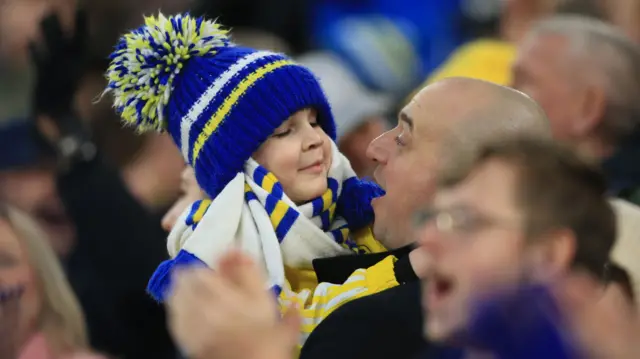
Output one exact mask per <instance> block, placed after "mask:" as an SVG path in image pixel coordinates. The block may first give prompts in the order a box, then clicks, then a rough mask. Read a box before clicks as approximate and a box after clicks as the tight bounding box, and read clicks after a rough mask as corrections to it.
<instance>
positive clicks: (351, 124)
mask: <svg viewBox="0 0 640 359" xmlns="http://www.w3.org/2000/svg"><path fill="white" fill-rule="evenodd" d="M296 61H297V62H298V63H300V64H302V65H304V66H306V67H308V68H309V69H311V71H312V72H313V73H314V74H315V75H316V76H317V77H318V78H319V79H320V85H321V86H322V88H323V90H324V92H325V93H326V95H327V98H328V100H329V104H331V109H332V110H333V116H334V118H335V120H336V125H337V127H338V144H339V147H340V150H341V152H342V153H343V154H344V155H345V156H346V157H347V158H348V159H349V161H350V162H351V166H352V167H353V169H354V171H355V172H356V174H357V175H358V176H359V177H365V176H371V175H373V169H374V167H375V162H373V161H371V160H370V159H368V158H367V157H366V151H367V147H368V146H369V143H371V141H373V139H375V138H376V137H378V136H380V135H381V134H382V133H384V132H385V131H386V130H387V128H388V121H387V119H386V115H387V113H388V112H389V111H390V110H391V105H392V101H391V98H389V97H388V96H385V95H383V94H378V93H373V92H371V91H369V90H368V89H367V88H366V87H364V86H363V85H362V84H361V83H360V82H359V80H358V78H357V77H356V76H355V75H354V74H352V73H351V72H350V70H349V67H348V66H347V65H345V64H344V62H343V61H342V60H341V59H340V58H338V57H337V56H335V55H332V54H330V53H326V52H313V53H309V54H306V55H303V56H300V57H298V58H297V59H296Z"/></svg>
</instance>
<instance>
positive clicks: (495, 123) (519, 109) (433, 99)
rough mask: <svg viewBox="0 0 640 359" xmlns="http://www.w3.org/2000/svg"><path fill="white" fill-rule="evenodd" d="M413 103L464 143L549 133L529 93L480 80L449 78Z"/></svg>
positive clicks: (428, 88) (540, 111) (547, 135)
mask: <svg viewBox="0 0 640 359" xmlns="http://www.w3.org/2000/svg"><path fill="white" fill-rule="evenodd" d="M412 102H415V103H414V105H415V106H416V107H417V108H419V109H424V111H425V113H424V114H425V115H427V117H430V118H429V120H432V121H440V122H442V125H443V126H442V128H443V129H445V128H446V129H448V131H447V134H448V135H449V136H450V137H454V138H456V139H457V140H462V141H465V142H468V141H472V140H475V141H482V140H484V139H486V138H487V137H495V136H510V135H511V136H512V135H519V134H522V133H527V134H531V135H536V134H538V135H540V136H543V137H549V136H551V129H550V126H549V121H548V120H547V117H546V115H545V113H544V111H543V110H542V109H541V108H540V106H538V104H536V103H535V102H534V101H533V100H532V99H531V98H530V97H529V96H527V95H525V94H524V93H522V92H520V91H516V90H514V89H512V88H509V87H505V86H500V85H497V84H494V83H491V82H487V81H483V80H476V79H470V78H464V77H454V78H448V79H445V80H442V81H439V82H436V83H434V84H433V85H431V86H427V87H425V88H424V89H423V90H422V91H420V92H419V93H418V94H417V95H416V97H415V98H414V99H413V101H412ZM427 112H431V115H429V114H428V113H427ZM441 113H446V114H447V115H446V116H443V115H441ZM449 136H447V137H449Z"/></svg>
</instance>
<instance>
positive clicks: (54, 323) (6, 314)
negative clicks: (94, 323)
mask: <svg viewBox="0 0 640 359" xmlns="http://www.w3.org/2000/svg"><path fill="white" fill-rule="evenodd" d="M45 238H46V235H45V234H44V232H42V231H41V230H40V229H39V228H38V225H37V224H36V223H35V222H34V221H33V220H31V219H30V218H29V217H27V216H26V215H25V214H23V213H21V212H19V211H17V210H16V209H13V208H11V207H8V206H6V205H5V204H3V203H0V258H1V262H2V265H1V266H0V343H1V344H2V345H0V355H2V357H3V358H20V359H23V358H24V359H36V358H37V359H53V358H58V359H63V358H75V359H81V358H87V359H88V358H93V359H98V358H102V357H101V356H98V355H92V354H89V347H88V341H87V332H86V327H85V322H84V316H83V314H82V311H81V309H80V305H79V303H78V300H77V299H76V297H75V296H74V294H73V293H72V291H71V287H70V286H69V283H68V282H67V279H66V278H65V275H64V272H63V271H62V268H61V267H60V264H59V263H58V259H57V258H56V255H55V253H54V252H53V251H52V250H51V248H50V247H49V245H48V243H47V241H46V239H45Z"/></svg>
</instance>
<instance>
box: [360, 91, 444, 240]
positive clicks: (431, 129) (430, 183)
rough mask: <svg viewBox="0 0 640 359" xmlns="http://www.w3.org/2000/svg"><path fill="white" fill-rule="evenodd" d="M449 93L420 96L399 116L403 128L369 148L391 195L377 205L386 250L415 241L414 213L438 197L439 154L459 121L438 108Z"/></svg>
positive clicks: (379, 236) (379, 177) (376, 230)
mask: <svg viewBox="0 0 640 359" xmlns="http://www.w3.org/2000/svg"><path fill="white" fill-rule="evenodd" d="M447 93H448V92H447V91H442V89H441V88H440V87H439V86H435V87H434V86H429V87H427V88H425V89H424V90H422V91H421V92H419V93H418V94H417V95H416V96H415V97H414V98H413V100H412V101H411V102H410V103H409V104H408V105H407V106H406V107H405V108H404V109H402V111H401V112H400V115H399V121H398V125H397V126H396V127H395V128H393V129H392V130H389V131H387V132H385V133H384V134H382V135H381V136H380V137H378V138H376V139H375V140H373V142H371V144H370V145H369V147H368V149H367V156H368V157H369V158H370V159H372V160H373V161H375V162H376V163H377V167H376V169H375V171H374V174H373V177H374V179H375V180H376V182H378V183H379V184H380V185H381V186H382V187H383V188H384V189H385V191H386V194H385V195H384V196H382V197H380V198H376V199H374V200H373V202H372V206H373V210H374V212H375V222H374V226H373V231H374V235H375V237H376V238H377V239H378V240H380V241H381V242H382V243H383V244H384V245H385V246H386V247H387V248H391V249H392V248H398V247H402V246H404V245H406V244H409V243H412V242H413V241H414V240H415V238H414V236H413V231H412V225H411V215H412V214H413V213H414V211H415V210H417V209H418V208H420V207H422V206H424V205H425V204H426V203H429V201H430V200H431V198H432V196H433V192H434V189H435V186H434V180H433V175H434V173H435V172H436V169H437V165H438V161H437V158H438V152H439V151H440V145H441V142H442V141H443V137H444V136H445V135H446V133H447V131H448V128H449V126H450V122H451V121H452V120H453V118H454V117H455V112H454V111H451V110H450V109H447V108H446V107H447V106H439V104H438V102H439V101H440V100H441V99H442V97H443V96H445V95H446V94H447ZM443 107H444V108H443ZM447 110H448V112H447Z"/></svg>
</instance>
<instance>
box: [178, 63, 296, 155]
mask: <svg viewBox="0 0 640 359" xmlns="http://www.w3.org/2000/svg"><path fill="white" fill-rule="evenodd" d="M287 65H294V62H293V61H291V60H280V61H276V62H272V63H270V64H267V65H264V66H262V67H259V68H258V69H256V70H255V71H254V72H252V73H250V74H249V75H247V77H245V78H244V79H243V80H242V81H240V83H239V84H238V85H237V86H236V88H234V89H233V91H231V93H230V94H229V96H227V98H226V99H225V100H224V102H223V103H222V106H220V107H219V108H218V109H217V110H216V112H215V113H214V114H213V116H211V119H209V121H207V123H206V124H205V125H204V128H203V129H202V132H200V134H199V135H198V138H197V139H196V142H195V144H194V145H193V156H192V163H191V164H192V165H193V166H195V163H196V161H197V160H198V156H199V155H200V150H202V147H203V146H204V144H205V143H206V142H207V140H208V139H209V137H210V136H211V134H212V133H214V132H215V131H216V129H217V128H218V126H219V125H220V123H222V121H223V120H224V119H225V117H226V116H227V115H228V114H229V112H230V111H231V109H232V108H233V106H235V104H236V103H237V102H238V100H239V99H240V97H241V96H242V95H243V94H244V93H245V92H247V90H248V89H249V88H250V87H251V86H252V85H253V84H255V83H256V82H257V81H258V80H260V79H261V78H263V77H264V76H265V75H267V74H268V73H270V72H273V71H275V70H276V69H279V68H281V67H284V66H287Z"/></svg>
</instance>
